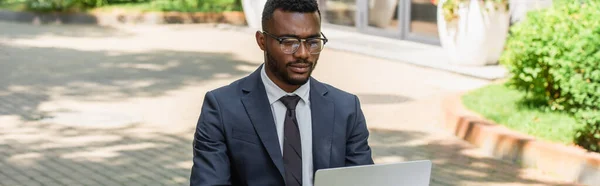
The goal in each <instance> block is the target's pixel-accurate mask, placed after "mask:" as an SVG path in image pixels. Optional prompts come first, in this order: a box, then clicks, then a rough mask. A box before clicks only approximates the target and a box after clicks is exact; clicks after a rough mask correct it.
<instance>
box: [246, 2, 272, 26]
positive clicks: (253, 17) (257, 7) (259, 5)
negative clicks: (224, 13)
mask: <svg viewBox="0 0 600 186" xmlns="http://www.w3.org/2000/svg"><path fill="white" fill-rule="evenodd" d="M265 3H267V0H242V8H243V9H244V15H245V16H246V22H247V23H248V27H250V28H255V29H261V28H262V25H261V19H262V12H263V9H264V8H265Z"/></svg>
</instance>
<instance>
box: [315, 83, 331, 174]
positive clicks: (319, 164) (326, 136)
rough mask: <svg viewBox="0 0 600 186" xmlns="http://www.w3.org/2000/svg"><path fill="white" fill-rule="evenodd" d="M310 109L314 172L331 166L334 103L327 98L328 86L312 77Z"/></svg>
mask: <svg viewBox="0 0 600 186" xmlns="http://www.w3.org/2000/svg"><path fill="white" fill-rule="evenodd" d="M310 83H311V87H310V100H311V101H310V109H311V113H312V116H311V117H312V135H313V165H314V170H313V173H314V172H316V171H317V170H318V169H323V168H329V164H330V162H329V161H330V159H331V144H332V135H333V125H334V117H333V116H334V105H333V102H332V101H331V100H330V99H329V98H327V97H326V96H325V95H326V94H327V88H326V87H325V86H324V85H323V84H322V83H320V82H318V81H316V80H315V79H313V78H311V82H310Z"/></svg>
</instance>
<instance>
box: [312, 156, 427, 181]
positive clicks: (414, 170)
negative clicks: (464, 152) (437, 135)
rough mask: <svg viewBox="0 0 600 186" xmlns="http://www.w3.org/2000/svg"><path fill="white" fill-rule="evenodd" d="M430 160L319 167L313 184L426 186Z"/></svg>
mask: <svg viewBox="0 0 600 186" xmlns="http://www.w3.org/2000/svg"><path fill="white" fill-rule="evenodd" d="M431 166H432V165H431V161H429V160H419V161H408V162H400V163H390V164H375V165H362V166H353V167H339V168H330V169H319V170H317V172H316V173H315V184H314V186H399V185H409V186H428V185H429V181H430V178H431Z"/></svg>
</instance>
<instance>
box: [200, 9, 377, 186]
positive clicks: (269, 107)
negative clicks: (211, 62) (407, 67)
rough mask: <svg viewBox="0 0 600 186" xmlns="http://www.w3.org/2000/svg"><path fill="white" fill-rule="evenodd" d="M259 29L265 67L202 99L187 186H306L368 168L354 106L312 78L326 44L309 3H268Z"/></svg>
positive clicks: (362, 122) (317, 14)
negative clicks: (323, 176) (324, 176)
mask: <svg viewBox="0 0 600 186" xmlns="http://www.w3.org/2000/svg"><path fill="white" fill-rule="evenodd" d="M262 22H263V23H262V27H263V31H262V32H261V31H259V32H256V41H257V43H258V46H259V47H260V48H261V49H262V50H263V51H264V55H265V63H264V64H263V65H261V66H260V67H259V68H258V69H257V70H256V71H255V72H253V73H252V74H250V75H249V76H247V77H244V78H242V79H240V80H237V81H235V82H233V83H231V84H230V85H227V86H224V87H221V88H218V89H216V90H213V91H210V92H208V93H206V95H205V99H204V103H203V106H202V111H201V113H200V118H199V120H198V123H197V127H196V132H195V134H194V142H193V150H194V158H193V163H194V164H193V167H192V172H191V185H194V186H200V185H202V186H204V185H256V186H270V185H276V186H280V185H288V186H300V185H303V186H310V185H312V184H313V178H314V173H315V172H316V170H318V169H324V168H334V167H344V166H355V165H366V164H373V160H372V157H371V149H370V147H369V145H368V143H367V138H368V136H369V132H368V130H367V126H366V123H365V118H364V115H363V113H362V110H361V107H360V103H359V100H358V98H357V97H356V96H355V95H352V94H349V93H346V92H344V91H342V90H339V89H336V88H334V87H332V86H330V85H327V84H324V83H321V82H319V81H317V80H316V79H314V78H312V77H311V73H312V71H313V70H314V68H315V66H316V64H317V61H318V59H319V54H320V52H321V51H322V49H323V47H324V45H325V43H326V42H327V39H326V37H325V35H323V34H322V33H321V14H320V11H319V10H318V5H317V3H316V2H315V0H294V1H290V0H269V1H267V3H266V5H265V9H264V12H263V19H262ZM332 73H335V72H332Z"/></svg>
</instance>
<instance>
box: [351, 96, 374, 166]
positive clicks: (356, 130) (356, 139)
mask: <svg viewBox="0 0 600 186" xmlns="http://www.w3.org/2000/svg"><path fill="white" fill-rule="evenodd" d="M354 102H355V112H354V119H353V121H350V122H349V124H350V131H349V135H348V139H347V140H346V166H355V165H369V164H373V158H372V157H371V148H370V147H369V143H368V139H369V130H368V129H367V123H366V121H365V116H364V115H363V112H362V109H361V106H360V101H359V99H358V97H356V96H354Z"/></svg>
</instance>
